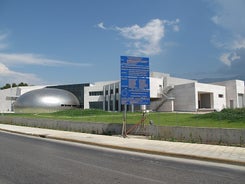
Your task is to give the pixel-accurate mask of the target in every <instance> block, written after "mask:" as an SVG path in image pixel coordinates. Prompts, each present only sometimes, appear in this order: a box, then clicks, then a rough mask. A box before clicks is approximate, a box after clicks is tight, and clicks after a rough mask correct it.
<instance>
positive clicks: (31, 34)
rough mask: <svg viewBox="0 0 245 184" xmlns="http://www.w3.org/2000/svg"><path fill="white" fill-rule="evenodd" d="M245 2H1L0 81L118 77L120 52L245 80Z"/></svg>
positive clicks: (168, 69) (179, 73) (167, 66)
mask: <svg viewBox="0 0 245 184" xmlns="http://www.w3.org/2000/svg"><path fill="white" fill-rule="evenodd" d="M244 9H245V1H244V0H21V1H20V0H0V86H3V85H5V84H6V83H17V84H18V83H20V82H24V83H28V84H29V85H47V84H77V83H85V82H91V83H93V82H97V81H110V80H120V56H138V57H149V60H150V71H151V72H153V71H155V72H163V73H169V74H170V75H171V76H175V77H181V78H187V79H203V78H225V79H229V78H237V79H243V80H245V11H244Z"/></svg>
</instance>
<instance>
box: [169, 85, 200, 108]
mask: <svg viewBox="0 0 245 184" xmlns="http://www.w3.org/2000/svg"><path fill="white" fill-rule="evenodd" d="M172 93H173V95H174V97H175V100H174V110H175V111H190V112H194V111H196V95H195V93H196V91H195V83H189V84H181V85H176V86H174V89H173V91H172Z"/></svg>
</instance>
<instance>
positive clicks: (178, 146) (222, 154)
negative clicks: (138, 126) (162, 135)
mask: <svg viewBox="0 0 245 184" xmlns="http://www.w3.org/2000/svg"><path fill="white" fill-rule="evenodd" d="M0 130H2V131H8V132H14V133H20V134H25V135H32V136H38V137H46V138H50V139H58V140H65V141H72V142H79V143H85V144H91V145H97V146H103V147H109V148H115V149H122V150H130V151H137V152H144V153H150V154H158V155H166V156H174V157H183V158H191V159H198V160H206V161H213V162H221V163H229V164H235V165H243V166H245V148H241V147H231V146H219V145H207V144H191V143H180V142H168V141H157V140H147V139H140V138H137V137H131V136H129V137H127V138H122V137H120V136H105V135H95V134H85V133H76V132H67V131H59V130H50V129H42V128H31V127H23V126H14V125H5V124H0Z"/></svg>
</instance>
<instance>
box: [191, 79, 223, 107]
mask: <svg viewBox="0 0 245 184" xmlns="http://www.w3.org/2000/svg"><path fill="white" fill-rule="evenodd" d="M195 90H196V92H195V93H196V94H195V95H196V109H198V98H197V95H198V93H210V94H212V95H211V101H212V102H211V106H212V107H211V108H212V109H215V110H217V111H220V110H222V109H223V108H225V107H226V91H225V87H224V86H218V85H212V84H203V83H195ZM221 96H222V97H221Z"/></svg>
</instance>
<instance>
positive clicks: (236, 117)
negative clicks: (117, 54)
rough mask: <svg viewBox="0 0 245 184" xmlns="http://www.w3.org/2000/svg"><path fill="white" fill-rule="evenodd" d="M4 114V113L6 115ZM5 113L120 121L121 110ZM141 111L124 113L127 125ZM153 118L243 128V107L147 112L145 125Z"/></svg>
mask: <svg viewBox="0 0 245 184" xmlns="http://www.w3.org/2000/svg"><path fill="white" fill-rule="evenodd" d="M6 115H7V114H6ZM7 116H17V117H27V118H51V119H62V120H70V121H77V122H103V123H122V119H123V113H122V112H105V111H102V110H95V109H90V110H80V109H75V110H65V111H59V112H54V113H43V114H41V113H40V114H8V115H7ZM141 118H142V113H139V112H135V113H131V112H128V113H127V124H136V123H138V122H140V120H141ZM150 120H152V121H153V122H154V124H155V125H161V126H194V127H218V128H245V108H241V109H224V110H222V111H221V112H213V113H208V114H193V113H160V112H152V113H149V114H147V115H146V120H145V124H149V121H150Z"/></svg>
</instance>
